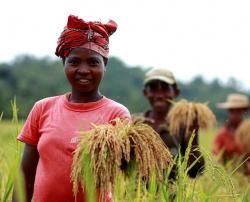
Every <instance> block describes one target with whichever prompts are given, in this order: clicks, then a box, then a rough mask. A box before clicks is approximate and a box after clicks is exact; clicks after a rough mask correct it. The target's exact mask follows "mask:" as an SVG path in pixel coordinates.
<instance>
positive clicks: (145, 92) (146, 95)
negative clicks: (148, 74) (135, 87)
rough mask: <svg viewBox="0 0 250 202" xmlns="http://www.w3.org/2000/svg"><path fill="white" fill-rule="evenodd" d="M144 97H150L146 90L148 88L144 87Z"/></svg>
mask: <svg viewBox="0 0 250 202" xmlns="http://www.w3.org/2000/svg"><path fill="white" fill-rule="evenodd" d="M142 92H143V95H144V97H148V92H147V90H146V88H145V87H144V89H143V91H142Z"/></svg>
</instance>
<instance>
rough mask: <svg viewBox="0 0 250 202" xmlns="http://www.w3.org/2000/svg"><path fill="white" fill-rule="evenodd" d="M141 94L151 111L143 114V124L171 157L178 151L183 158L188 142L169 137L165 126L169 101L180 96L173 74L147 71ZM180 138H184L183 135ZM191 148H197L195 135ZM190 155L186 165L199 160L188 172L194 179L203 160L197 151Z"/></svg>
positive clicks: (202, 164)
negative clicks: (159, 137)
mask: <svg viewBox="0 0 250 202" xmlns="http://www.w3.org/2000/svg"><path fill="white" fill-rule="evenodd" d="M143 94H144V96H145V98H146V99H147V100H148V101H149V103H150V105H151V109H150V110H148V111H146V112H145V113H144V114H143V117H144V122H145V123H147V124H148V125H150V126H151V127H152V128H153V129H154V130H155V131H156V132H158V133H159V135H160V136H161V138H162V140H163V141H164V143H165V144H166V146H167V147H168V148H169V150H170V152H171V153H172V155H173V156H176V155H177V154H178V150H179V149H180V151H181V154H182V156H184V154H185V151H186V148H187V145H188V141H189V140H188V139H184V138H181V139H182V140H180V139H178V138H177V137H178V136H174V135H170V134H169V132H168V126H167V124H166V116H167V114H168V112H169V110H170V108H171V105H172V104H171V101H172V100H174V99H175V98H176V97H177V96H178V95H179V94H180V90H179V88H178V86H177V83H176V80H175V77H174V75H173V73H172V72H171V71H169V70H167V69H165V68H153V69H151V70H150V71H148V72H147V73H146V75H145V79H144V89H143ZM181 137H185V136H184V134H183V135H182V136H181ZM183 139H184V140H183ZM192 146H193V147H192V148H197V147H198V146H199V143H198V136H197V135H196V136H195V138H194V140H193V142H192ZM190 153H192V154H191V155H190V158H189V162H188V165H191V164H192V162H194V161H195V160H196V159H197V158H200V159H199V161H197V163H195V165H194V166H193V167H192V168H191V169H190V170H189V172H188V174H189V176H190V177H196V176H197V174H199V173H200V172H201V171H203V168H204V159H203V157H201V153H200V152H199V151H198V150H197V149H194V150H192V151H191V152H190ZM175 174H176V168H174V169H173V172H172V176H173V177H174V176H175Z"/></svg>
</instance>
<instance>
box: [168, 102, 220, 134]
mask: <svg viewBox="0 0 250 202" xmlns="http://www.w3.org/2000/svg"><path fill="white" fill-rule="evenodd" d="M166 119H167V124H168V127H169V132H170V134H174V135H179V134H180V133H181V130H182V129H183V127H184V128H185V135H186V136H189V135H191V134H192V132H193V131H194V130H196V129H199V128H209V127H212V126H213V125H214V124H215V123H216V118H215V115H214V113H213V112H212V111H211V110H210V109H209V107H208V106H207V104H203V103H199V102H189V101H187V100H180V101H179V102H176V103H174V106H173V107H172V109H171V110H170V112H169V113H168V115H167V118H166Z"/></svg>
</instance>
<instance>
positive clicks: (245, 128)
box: [235, 120, 250, 153]
mask: <svg viewBox="0 0 250 202" xmlns="http://www.w3.org/2000/svg"><path fill="white" fill-rule="evenodd" d="M235 139H236V142H237V143H238V144H240V145H242V147H243V148H244V150H245V152H246V153H250V120H247V121H243V122H242V123H241V124H240V126H239V127H238V128H237V130H236V131H235Z"/></svg>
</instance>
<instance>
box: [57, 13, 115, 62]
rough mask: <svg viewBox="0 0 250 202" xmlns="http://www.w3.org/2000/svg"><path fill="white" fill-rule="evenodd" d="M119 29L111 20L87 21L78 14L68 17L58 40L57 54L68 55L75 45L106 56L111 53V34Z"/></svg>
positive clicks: (62, 56)
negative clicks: (102, 21)
mask: <svg viewBox="0 0 250 202" xmlns="http://www.w3.org/2000/svg"><path fill="white" fill-rule="evenodd" d="M116 29H117V24H116V23H115V22H114V21H112V20H110V21H109V22H108V23H107V24H102V23H101V22H85V21H84V20H82V19H79V18H78V17H77V16H73V15H70V16H69V17H68V23H67V26H66V27H65V28H64V30H63V32H62V33H61V36H60V37H59V39H58V42H57V48H56V52H55V54H56V55H57V56H59V57H61V58H64V57H67V56H68V55H69V53H70V51H71V50H72V49H73V48H75V47H83V48H87V49H91V50H93V51H96V52H98V53H99V54H101V55H102V56H104V57H108V53H109V46H108V45H109V36H110V35H112V34H113V33H114V32H115V31H116Z"/></svg>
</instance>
